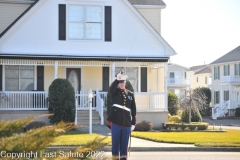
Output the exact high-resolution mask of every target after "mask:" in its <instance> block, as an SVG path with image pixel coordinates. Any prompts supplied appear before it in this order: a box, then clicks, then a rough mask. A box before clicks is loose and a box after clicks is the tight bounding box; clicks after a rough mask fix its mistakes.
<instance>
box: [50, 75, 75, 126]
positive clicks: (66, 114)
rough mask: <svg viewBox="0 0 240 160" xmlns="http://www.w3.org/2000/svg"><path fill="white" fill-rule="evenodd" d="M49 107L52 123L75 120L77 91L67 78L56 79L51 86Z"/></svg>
mask: <svg viewBox="0 0 240 160" xmlns="http://www.w3.org/2000/svg"><path fill="white" fill-rule="evenodd" d="M48 95H49V108H48V111H49V113H51V114H54V115H53V116H50V117H49V119H50V122H51V123H58V122H61V121H64V122H74V119H75V110H76V109H75V93H74V88H73V87H72V85H71V84H70V82H69V81H68V80H66V79H55V80H54V81H53V82H52V84H51V85H50V86H49V92H48Z"/></svg>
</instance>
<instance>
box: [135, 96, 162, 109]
mask: <svg viewBox="0 0 240 160" xmlns="http://www.w3.org/2000/svg"><path fill="white" fill-rule="evenodd" d="M134 96H135V101H136V106H137V110H165V93H164V92H135V93H134Z"/></svg>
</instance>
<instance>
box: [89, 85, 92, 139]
mask: <svg viewBox="0 0 240 160" xmlns="http://www.w3.org/2000/svg"><path fill="white" fill-rule="evenodd" d="M88 98H89V102H90V103H89V105H90V106H89V135H90V136H92V98H93V95H92V90H91V89H90V90H89V92H88Z"/></svg>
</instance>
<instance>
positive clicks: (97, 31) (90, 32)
mask: <svg viewBox="0 0 240 160" xmlns="http://www.w3.org/2000/svg"><path fill="white" fill-rule="evenodd" d="M102 12H103V9H102V6H81V5H69V7H68V39H70V40H102V38H103V33H102V32H103V31H102V30H103V29H102V28H103V18H102Z"/></svg>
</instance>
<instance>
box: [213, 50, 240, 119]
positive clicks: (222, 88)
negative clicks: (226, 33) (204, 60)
mask: <svg viewBox="0 0 240 160" xmlns="http://www.w3.org/2000/svg"><path fill="white" fill-rule="evenodd" d="M209 66H210V67H211V69H212V76H213V77H212V104H214V108H213V109H212V118H213V119H217V117H224V116H234V114H235V109H236V108H238V107H240V46H238V47H237V48H235V49H233V50H232V51H230V52H229V53H227V54H225V55H223V56H222V57H220V58H218V59H217V60H215V61H214V62H212V63H211V64H210V65H209Z"/></svg>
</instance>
